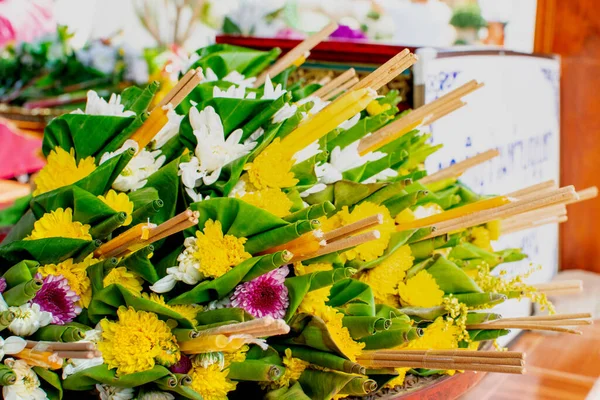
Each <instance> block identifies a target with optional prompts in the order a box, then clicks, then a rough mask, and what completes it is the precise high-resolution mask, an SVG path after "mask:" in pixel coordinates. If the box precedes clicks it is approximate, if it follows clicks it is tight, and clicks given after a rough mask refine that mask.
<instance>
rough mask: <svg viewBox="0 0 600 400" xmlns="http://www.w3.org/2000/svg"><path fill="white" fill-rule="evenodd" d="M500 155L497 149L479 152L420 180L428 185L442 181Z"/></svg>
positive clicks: (457, 175)
mask: <svg viewBox="0 0 600 400" xmlns="http://www.w3.org/2000/svg"><path fill="white" fill-rule="evenodd" d="M499 155H500V152H499V151H498V150H495V149H493V150H488V151H485V152H483V153H479V154H477V155H475V156H473V157H471V158H467V159H466V160H464V161H461V162H458V163H456V164H454V165H451V166H449V167H448V168H444V169H442V170H440V171H438V172H436V173H433V174H431V175H428V176H426V177H424V178H422V179H421V180H420V181H419V182H421V183H422V184H424V185H427V184H430V183H432V182H437V181H440V180H442V179H446V178H456V177H459V176H461V175H462V174H463V173H464V172H465V171H467V170H468V169H471V168H473V167H475V166H477V165H479V164H483V163H484V162H486V161H489V160H491V159H492V158H495V157H498V156H499Z"/></svg>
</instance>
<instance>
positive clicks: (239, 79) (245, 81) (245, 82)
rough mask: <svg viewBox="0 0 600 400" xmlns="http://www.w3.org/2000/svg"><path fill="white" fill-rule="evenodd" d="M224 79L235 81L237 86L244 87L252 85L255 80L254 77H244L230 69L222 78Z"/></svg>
mask: <svg viewBox="0 0 600 400" xmlns="http://www.w3.org/2000/svg"><path fill="white" fill-rule="evenodd" d="M223 80H224V81H227V82H231V83H235V84H236V85H238V86H239V87H242V88H244V89H247V88H251V87H252V86H254V82H256V77H252V78H246V77H245V76H244V75H242V74H240V73H239V72H237V71H231V72H230V73H228V74H227V76H225V77H224V78H223Z"/></svg>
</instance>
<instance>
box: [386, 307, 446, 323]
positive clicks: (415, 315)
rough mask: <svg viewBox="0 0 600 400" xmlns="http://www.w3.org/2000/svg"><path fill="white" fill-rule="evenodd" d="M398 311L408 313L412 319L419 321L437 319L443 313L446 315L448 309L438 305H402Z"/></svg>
mask: <svg viewBox="0 0 600 400" xmlns="http://www.w3.org/2000/svg"><path fill="white" fill-rule="evenodd" d="M398 311H400V312H401V313H403V314H405V315H408V316H409V317H411V318H412V319H415V320H417V321H431V322H433V321H435V320H436V319H437V318H438V317H441V316H442V315H446V314H447V313H448V311H447V310H446V308H445V307H444V306H437V307H429V308H425V307H402V308H399V309H398Z"/></svg>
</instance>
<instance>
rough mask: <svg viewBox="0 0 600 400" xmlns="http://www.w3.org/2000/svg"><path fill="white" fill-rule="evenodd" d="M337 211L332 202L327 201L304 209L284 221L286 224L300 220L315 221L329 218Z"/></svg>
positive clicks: (284, 218)
mask: <svg viewBox="0 0 600 400" xmlns="http://www.w3.org/2000/svg"><path fill="white" fill-rule="evenodd" d="M334 211H335V206H334V205H333V204H331V203H330V202H328V201H326V202H323V203H320V204H314V205H312V206H309V207H306V208H302V209H301V210H299V211H296V212H295V213H292V214H290V215H287V216H285V217H283V218H282V219H283V220H284V221H286V222H289V223H293V222H296V221H300V220H313V219H317V218H321V217H323V216H329V215H331V214H333V212H334Z"/></svg>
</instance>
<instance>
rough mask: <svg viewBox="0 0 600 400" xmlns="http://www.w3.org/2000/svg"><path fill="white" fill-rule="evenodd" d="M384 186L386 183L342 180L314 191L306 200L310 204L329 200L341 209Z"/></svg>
mask: <svg viewBox="0 0 600 400" xmlns="http://www.w3.org/2000/svg"><path fill="white" fill-rule="evenodd" d="M384 186H385V184H384V183H369V184H363V183H356V182H352V181H346V180H342V181H339V182H336V183H334V184H331V185H327V188H326V189H324V190H322V191H320V192H318V193H313V194H311V195H309V196H307V197H305V198H304V201H306V202H307V203H308V204H318V203H323V202H325V201H329V202H331V203H333V205H334V206H335V208H336V209H338V210H339V209H341V208H342V207H344V206H352V205H354V204H356V203H358V202H359V201H361V200H363V199H365V198H367V197H369V196H370V195H372V194H373V193H375V192H376V191H377V190H379V189H381V188H382V187H384Z"/></svg>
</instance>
